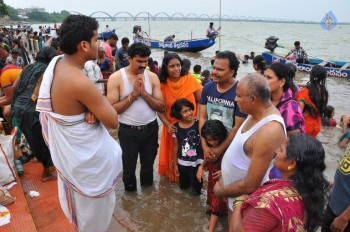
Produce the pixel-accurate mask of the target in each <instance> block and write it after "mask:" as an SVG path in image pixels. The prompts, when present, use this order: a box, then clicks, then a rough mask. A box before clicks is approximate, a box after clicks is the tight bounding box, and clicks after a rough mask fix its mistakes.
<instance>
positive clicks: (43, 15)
mask: <svg viewBox="0 0 350 232" xmlns="http://www.w3.org/2000/svg"><path fill="white" fill-rule="evenodd" d="M68 15H70V13H69V12H68V11H65V10H63V11H61V12H53V13H48V12H39V11H35V10H34V11H32V12H28V13H27V15H26V16H27V17H28V19H26V21H36V22H47V23H54V22H62V21H63V19H64V18H66V17H67V16H68ZM5 16H8V17H9V18H10V20H12V21H21V20H23V19H21V18H20V17H18V12H17V10H16V9H15V8H13V7H11V6H9V5H6V4H5V3H4V1H3V0H0V17H5Z"/></svg>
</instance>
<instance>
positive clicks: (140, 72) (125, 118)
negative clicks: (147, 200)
mask: <svg viewBox="0 0 350 232" xmlns="http://www.w3.org/2000/svg"><path fill="white" fill-rule="evenodd" d="M150 54H151V50H150V49H149V48H148V47H147V46H146V45H145V44H142V43H134V44H132V45H131V46H130V47H129V50H128V57H129V66H127V67H126V68H122V69H120V70H119V71H117V72H116V73H114V74H113V75H112V76H111V77H110V78H109V80H108V85H107V99H108V100H109V102H110V103H111V104H112V105H113V107H114V108H115V109H116V111H117V112H118V114H119V122H120V128H119V133H118V135H119V142H120V146H121V147H122V150H123V156H122V158H123V168H124V169H123V181H124V187H125V190H126V191H136V190H137V184H136V176H135V170H136V163H137V159H138V154H140V163H141V171H140V181H141V186H150V185H152V184H153V163H154V159H155V158H156V156H157V151H158V128H159V126H158V122H157V114H156V112H164V110H165V104H164V99H163V95H162V92H161V90H160V82H159V78H158V76H157V75H156V74H154V73H152V72H150V71H148V70H146V66H147V64H148V58H149V56H150Z"/></svg>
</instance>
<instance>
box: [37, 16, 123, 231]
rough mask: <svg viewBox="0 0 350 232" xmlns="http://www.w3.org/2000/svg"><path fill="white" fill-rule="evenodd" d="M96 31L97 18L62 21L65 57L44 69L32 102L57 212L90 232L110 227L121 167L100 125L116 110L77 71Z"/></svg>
mask: <svg viewBox="0 0 350 232" xmlns="http://www.w3.org/2000/svg"><path fill="white" fill-rule="evenodd" d="M97 29H98V23H97V21H96V20H95V19H93V18H91V17H87V16H83V15H70V16H68V17H67V18H66V19H65V20H64V21H63V23H62V26H61V29H60V32H61V33H60V43H61V44H60V45H61V46H60V47H61V49H62V51H63V52H64V53H65V55H62V56H58V57H55V58H54V59H53V60H52V62H51V63H50V64H49V66H48V68H47V69H46V71H45V73H44V77H43V81H42V85H41V88H40V92H39V98H38V103H37V111H39V112H40V121H41V124H42V127H43V135H44V138H45V140H46V142H47V144H48V146H49V148H50V151H51V156H52V160H53V163H54V165H55V166H56V168H57V171H58V176H59V178H58V193H59V200H60V203H61V207H62V210H63V212H64V213H65V215H66V216H67V217H68V218H69V219H70V221H71V222H72V223H74V225H75V226H76V229H77V230H78V231H94V232H96V231H106V230H107V228H108V226H109V223H110V221H111V218H112V213H113V211H114V207H115V193H114V191H113V190H114V188H115V185H116V183H117V181H118V179H120V178H119V177H120V173H121V171H122V161H121V149H120V146H119V145H118V143H116V141H115V140H114V139H113V138H112V137H111V136H110V135H109V133H108V132H107V130H106V128H105V126H107V127H110V128H117V126H118V117H117V113H116V111H115V110H114V109H113V107H112V106H111V105H110V104H109V102H108V101H107V99H106V98H105V97H104V96H103V95H102V94H101V93H100V91H99V90H98V88H97V87H96V86H95V85H94V84H93V83H92V82H91V81H90V80H89V79H88V77H87V76H86V75H85V74H84V73H83V71H82V70H83V68H84V64H85V62H86V61H88V60H93V59H96V57H97V48H98V44H97V36H98V33H97ZM96 119H97V120H96Z"/></svg>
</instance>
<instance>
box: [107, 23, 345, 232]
mask: <svg viewBox="0 0 350 232" xmlns="http://www.w3.org/2000/svg"><path fill="white" fill-rule="evenodd" d="M106 24H108V25H109V27H110V28H112V29H114V28H116V34H117V35H118V36H119V42H118V47H119V46H121V45H120V40H121V38H122V37H128V38H129V39H130V40H132V28H133V26H134V25H136V24H137V25H141V26H142V29H143V30H144V31H146V32H147V33H148V34H150V36H151V37H152V38H154V39H159V40H162V39H164V37H166V36H167V35H170V34H174V35H176V37H175V39H176V40H184V39H190V38H203V37H204V36H205V31H206V28H207V27H208V25H209V22H205V21H188V22H185V21H151V22H150V24H148V22H147V21H137V22H133V21H114V22H111V21H108V22H107V21H106V22H100V31H102V29H103V28H105V25H106ZM149 25H150V31H149ZM221 26H222V36H221V38H220V40H221V41H220V46H219V43H218V42H219V41H218V39H217V43H216V44H215V45H214V46H213V47H211V48H209V49H206V50H204V51H202V52H200V53H196V54H192V53H181V54H180V56H181V57H182V58H188V59H190V60H191V62H192V65H195V64H200V65H202V70H204V69H205V68H206V67H208V66H209V65H210V58H211V57H212V56H213V55H214V53H215V51H216V50H231V51H233V52H236V53H239V54H240V55H242V56H243V55H245V54H249V53H250V52H251V51H254V52H255V54H256V55H258V54H260V53H261V52H262V51H265V49H264V48H263V44H264V43H265V39H266V38H267V37H269V36H271V35H274V36H276V37H279V41H278V43H279V44H280V45H284V46H286V47H289V48H291V47H293V44H294V41H296V40H299V41H300V42H301V46H302V47H304V49H305V50H306V51H307V52H308V54H309V56H313V57H319V58H323V59H332V60H347V61H350V53H349V51H350V45H349V43H348V40H349V38H350V25H338V26H337V27H336V28H335V29H333V30H331V31H325V30H322V29H321V26H320V25H318V24H284V23H255V22H254V23H252V22H227V21H225V22H222V25H221ZM214 27H215V28H217V27H218V22H214ZM149 32H150V33H149ZM275 52H277V53H281V54H286V53H287V52H288V50H286V49H281V48H277V49H276V50H275ZM151 57H153V59H154V60H157V61H158V62H159V65H161V60H162V57H163V51H162V50H156V49H154V50H152V54H151ZM192 67H193V66H192ZM249 72H253V68H252V63H251V61H250V63H248V64H247V65H242V64H241V65H240V68H239V70H238V75H237V79H238V80H239V79H240V78H242V77H243V76H244V75H246V74H247V73H249ZM297 80H298V81H299V82H306V81H307V80H308V75H306V74H303V73H298V74H297ZM349 83H350V79H348V80H346V79H337V78H329V79H328V80H327V88H328V91H329V95H330V97H329V104H330V105H332V106H334V107H335V109H336V115H335V118H336V120H337V121H339V118H340V115H341V114H350V103H349V100H348V99H350V88H349ZM340 135H341V129H340V128H322V131H321V133H320V134H319V137H318V139H319V140H320V141H321V142H322V144H323V146H324V148H325V150H326V153H327V154H326V156H327V157H326V162H327V170H326V176H327V178H328V179H330V180H332V179H333V176H334V172H335V169H336V165H337V161H338V160H339V158H340V157H341V156H342V155H343V153H344V151H343V150H341V149H339V148H338V147H337V145H336V144H337V140H338V138H339V137H340ZM157 167H158V157H157V159H156V161H155V165H154V173H155V176H154V179H155V181H154V186H152V187H149V188H145V189H142V188H141V187H140V186H138V191H137V192H135V193H126V192H124V189H123V183H119V184H118V186H117V189H116V195H117V204H116V209H115V212H114V218H115V219H116V220H117V221H118V222H119V223H120V224H122V225H123V227H124V228H125V229H124V231H181V232H183V231H207V226H208V216H207V215H206V214H205V210H206V190H203V191H202V194H201V196H199V197H198V196H193V195H191V194H190V193H189V192H186V191H181V190H180V188H179V187H178V185H177V184H172V183H169V182H168V181H167V180H166V178H163V177H159V175H158V172H157ZM137 175H138V173H137ZM226 226H227V223H226V220H221V221H220V224H219V226H218V229H217V231H224V230H225V227H226Z"/></svg>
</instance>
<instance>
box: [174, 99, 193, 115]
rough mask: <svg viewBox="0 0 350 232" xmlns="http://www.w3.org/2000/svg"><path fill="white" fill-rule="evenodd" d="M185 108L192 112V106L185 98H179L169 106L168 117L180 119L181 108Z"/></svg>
mask: <svg viewBox="0 0 350 232" xmlns="http://www.w3.org/2000/svg"><path fill="white" fill-rule="evenodd" d="M184 106H187V107H189V108H190V109H192V110H194V105H193V103H192V102H190V101H189V100H187V99H186V98H180V99H178V100H176V102H175V103H174V104H173V105H172V106H171V111H170V116H171V117H173V118H176V119H179V120H180V119H182V116H181V110H182V107H184Z"/></svg>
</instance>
